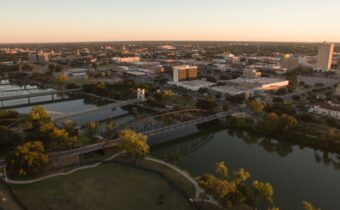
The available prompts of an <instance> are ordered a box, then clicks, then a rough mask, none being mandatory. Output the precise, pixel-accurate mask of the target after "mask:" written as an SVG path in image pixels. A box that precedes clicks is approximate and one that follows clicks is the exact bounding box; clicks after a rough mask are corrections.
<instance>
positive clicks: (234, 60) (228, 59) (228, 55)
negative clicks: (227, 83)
mask: <svg viewBox="0 0 340 210" xmlns="http://www.w3.org/2000/svg"><path fill="white" fill-rule="evenodd" d="M223 57H224V60H225V61H226V62H227V63H230V64H237V63H240V61H241V59H240V57H237V56H235V55H234V54H231V53H224V54H223Z"/></svg>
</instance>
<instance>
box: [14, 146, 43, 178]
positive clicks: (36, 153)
mask: <svg viewBox="0 0 340 210" xmlns="http://www.w3.org/2000/svg"><path fill="white" fill-rule="evenodd" d="M48 162H49V160H48V155H47V154H45V151H44V145H43V144H42V143H41V142H40V141H32V142H27V143H25V144H23V145H21V146H18V147H17V148H16V149H15V152H14V154H12V156H11V157H10V161H9V163H10V165H9V167H10V170H11V171H13V172H15V173H17V174H18V175H20V176H25V175H27V174H37V173H39V172H40V171H41V170H42V169H43V168H44V167H45V166H46V165H47V163H48Z"/></svg>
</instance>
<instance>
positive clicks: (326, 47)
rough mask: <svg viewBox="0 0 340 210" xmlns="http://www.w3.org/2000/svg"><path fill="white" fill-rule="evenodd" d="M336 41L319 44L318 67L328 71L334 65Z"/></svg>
mask: <svg viewBox="0 0 340 210" xmlns="http://www.w3.org/2000/svg"><path fill="white" fill-rule="evenodd" d="M333 52H334V43H328V42H324V43H322V44H320V45H319V50H318V56H317V61H316V69H317V70H322V71H328V70H330V69H331V66H332V59H333Z"/></svg>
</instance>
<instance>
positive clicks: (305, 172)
mask: <svg viewBox="0 0 340 210" xmlns="http://www.w3.org/2000/svg"><path fill="white" fill-rule="evenodd" d="M182 133H186V135H185V136H184V137H180V138H178V137H175V139H176V140H175V141H171V142H169V143H164V144H161V145H157V146H154V148H153V153H154V154H155V155H156V156H160V157H162V158H166V159H168V160H172V161H174V160H176V162H177V164H178V165H179V167H181V168H183V169H185V170H187V171H189V172H190V173H191V174H193V175H194V176H200V175H202V174H203V173H205V172H211V173H213V172H214V165H215V163H216V162H219V161H224V162H225V163H226V165H227V166H228V167H229V169H230V170H237V169H239V168H244V169H246V170H248V171H249V172H250V174H251V178H252V179H257V180H261V181H264V182H269V183H271V184H272V185H273V188H274V200H275V203H276V204H277V206H278V207H280V209H282V210H301V209H303V207H302V201H303V200H306V201H312V203H313V204H314V205H315V206H317V207H320V208H321V209H322V210H339V209H340V181H339V180H340V155H336V154H330V153H329V154H327V153H323V152H321V151H314V150H313V149H310V148H303V147H301V146H299V145H293V144H291V143H287V142H284V141H277V140H273V139H268V138H264V137H259V136H255V135H250V134H247V133H246V132H241V131H237V132H236V131H230V130H228V129H225V128H214V129H211V128H210V129H205V130H203V131H199V130H197V129H196V128H189V129H187V130H186V132H182ZM173 135H179V134H178V132H176V133H174V134H173ZM169 136H171V134H168V135H167V136H163V137H161V136H160V137H156V138H154V139H153V141H157V139H158V140H159V141H161V139H162V138H170V137H169Z"/></svg>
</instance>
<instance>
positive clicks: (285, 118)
mask: <svg viewBox="0 0 340 210" xmlns="http://www.w3.org/2000/svg"><path fill="white" fill-rule="evenodd" d="M296 126H297V120H296V118H295V117H293V116H290V115H287V114H283V115H282V116H281V118H280V120H279V129H281V131H284V132H287V131H290V130H291V129H293V128H294V127H296Z"/></svg>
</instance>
